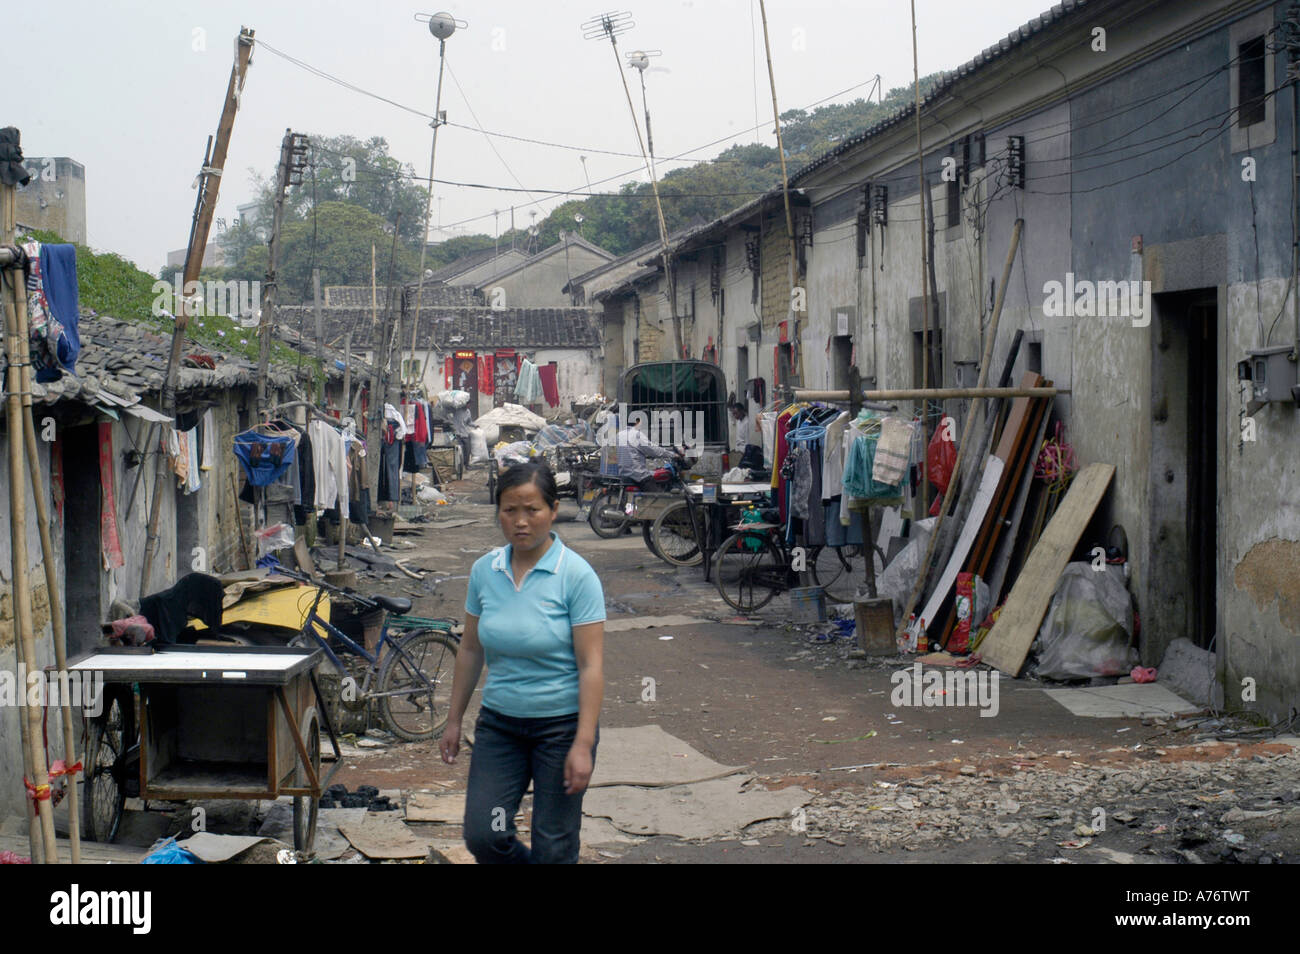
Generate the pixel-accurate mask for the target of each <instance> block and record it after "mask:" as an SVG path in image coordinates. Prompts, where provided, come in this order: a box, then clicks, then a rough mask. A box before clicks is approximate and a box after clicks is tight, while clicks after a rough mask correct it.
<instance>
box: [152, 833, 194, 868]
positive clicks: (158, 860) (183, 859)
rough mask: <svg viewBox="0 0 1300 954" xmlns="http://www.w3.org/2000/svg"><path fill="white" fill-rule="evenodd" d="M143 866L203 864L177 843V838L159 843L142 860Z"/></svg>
mask: <svg viewBox="0 0 1300 954" xmlns="http://www.w3.org/2000/svg"><path fill="white" fill-rule="evenodd" d="M140 864H142V865H197V864H202V862H201V861H200V860H199V859H198V858H197V857H195V856H194V855H193V854H192V853H191V852H190V851H189V850H187V849H185V848H182V847H181V846H180V845H178V844H177V843H176V839H175V838H168V839H166V840H165V841H160V842H157V843H156V844H155V845H154V846H153V849H152V850H150V852H149V854H147V855H145V857H144V858H143V859H141V861H140Z"/></svg>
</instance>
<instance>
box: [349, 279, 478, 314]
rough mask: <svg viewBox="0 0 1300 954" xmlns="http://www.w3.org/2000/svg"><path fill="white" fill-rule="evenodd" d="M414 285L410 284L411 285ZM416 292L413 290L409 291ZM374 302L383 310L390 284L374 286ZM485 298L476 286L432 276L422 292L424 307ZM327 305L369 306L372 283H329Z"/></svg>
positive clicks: (474, 301) (471, 301) (465, 303)
mask: <svg viewBox="0 0 1300 954" xmlns="http://www.w3.org/2000/svg"><path fill="white" fill-rule="evenodd" d="M414 288H415V286H414V285H411V286H410V289H414ZM406 293H407V294H408V295H413V294H414V291H413V290H408V291H407V292H406ZM375 303H376V305H377V307H378V308H379V309H380V310H382V309H383V308H384V306H385V305H386V304H387V303H388V288H387V287H384V288H378V289H376V290H375ZM482 303H483V298H482V296H481V295H479V294H478V292H476V291H475V290H474V289H473V288H470V287H466V286H463V285H445V284H443V283H442V282H437V281H434V280H432V279H429V280H427V281H425V283H424V293H423V294H422V295H421V307H423V306H424V305H474V304H482ZM325 307H326V308H369V307H370V286H369V285H329V286H327V287H326V288H325Z"/></svg>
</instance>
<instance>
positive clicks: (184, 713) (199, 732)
mask: <svg viewBox="0 0 1300 954" xmlns="http://www.w3.org/2000/svg"><path fill="white" fill-rule="evenodd" d="M323 658H324V653H322V652H321V651H320V650H319V649H307V648H296V647H295V648H278V647H244V646H240V647H234V648H231V647H224V646H165V647H160V648H159V649H157V650H154V649H151V648H148V647H132V648H104V649H99V650H96V651H94V652H92V653H90V654H88V655H85V656H83V657H81V658H80V659H78V660H76V661H75V662H73V664H72V665H70V666H69V669H70V670H73V671H80V672H81V673H82V678H83V679H84V678H87V677H91V678H94V677H92V676H91V674H97V675H102V677H103V682H104V689H105V694H104V699H105V706H104V711H103V712H102V713H101V714H100V715H99V716H98V717H97V718H99V719H103V720H110V719H112V718H114V717H113V716H111V713H112V712H114V711H116V713H117V715H116V717H115V718H116V725H117V726H118V729H117V731H118V732H119V734H120V736H121V737H120V738H118V739H117V740H116V741H114V740H113V739H112V738H111V736H110V737H108V738H107V739H106V740H105V741H102V742H96V741H95V740H96V739H105V732H104V731H103V727H96V726H95V725H93V724H92V729H91V732H90V737H91V739H92V744H91V746H89V747H88V749H87V761H86V768H85V777H86V791H85V795H86V803H87V806H88V811H91V812H93V811H95V810H96V807H97V803H98V807H100V808H104V806H107V808H106V809H105V810H106V811H107V813H108V814H109V817H110V820H111V821H112V824H111V826H107V827H105V829H104V830H105V831H108V832H113V833H115V832H116V829H117V824H116V819H112V817H111V816H112V814H113V813H114V812H115V813H116V814H117V816H118V817H120V813H121V809H122V803H123V802H124V801H125V797H126V795H127V793H128V789H129V790H130V792H131V794H138V796H139V797H140V798H144V799H161V800H171V801H176V800H190V799H206V798H234V799H254V798H255V799H275V798H278V797H279V796H281V795H292V796H293V799H294V803H293V828H294V847H295V848H297V849H298V850H299V851H304V852H310V851H311V849H312V843H313V840H314V838H315V835H316V821H317V815H318V812H319V808H320V798H321V793H322V792H323V791H324V790H325V788H326V786H327V785H328V784H329V780H330V779H331V778H332V777H333V776H334V773H335V772H336V771H337V770H338V769H339V767H340V766H341V765H342V759H341V755H340V752H339V747H338V741H337V739H336V738H335V735H334V730H333V727H332V726H331V725H330V723H329V717H328V715H327V711H326V708H325V705H324V703H323V701H322V699H321V694H320V689H319V687H318V686H317V684H316V678H315V672H314V670H315V668H316V666H317V665H318V664H319V663H320V662H321V660H322V659H323ZM132 685H134V686H136V687H137V690H138V693H139V701H138V710H139V719H138V725H139V731H138V733H137V732H136V731H135V726H136V724H137V722H136V718H135V715H134V712H133V711H132V710H134V709H135V708H136V706H135V705H134V704H133V700H132V693H131V692H130V687H131V686H132ZM322 724H323V725H324V728H325V731H326V733H327V734H328V735H329V739H330V742H331V744H332V746H333V755H334V758H333V759H332V761H333V765H332V766H331V768H330V770H329V773H328V774H327V775H326V776H325V777H324V778H322V777H321V726H322ZM97 728H98V731H96V729H97ZM109 762H111V763H112V764H108V763H109ZM136 762H138V772H137V767H136V764H135V763H136ZM137 779H138V792H137V790H136V785H135V782H136V780H137ZM114 789H115V790H116V791H114ZM109 798H113V799H114V801H113V802H109V801H108V800H109ZM103 813H104V812H101V815H102V814H103ZM108 837H109V838H111V837H112V834H109V835H108Z"/></svg>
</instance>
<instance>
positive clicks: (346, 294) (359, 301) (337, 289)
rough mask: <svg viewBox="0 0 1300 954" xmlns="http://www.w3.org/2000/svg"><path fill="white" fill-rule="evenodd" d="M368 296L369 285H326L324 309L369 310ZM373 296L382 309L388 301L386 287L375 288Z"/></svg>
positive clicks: (369, 293)
mask: <svg viewBox="0 0 1300 954" xmlns="http://www.w3.org/2000/svg"><path fill="white" fill-rule="evenodd" d="M370 295H371V292H370V286H369V285H326V286H325V307H326V308H369V307H370ZM374 295H375V300H376V301H377V302H378V303H379V307H380V308H383V307H384V305H385V303H387V301H388V286H387V285H385V286H383V287H381V288H376V289H375V291H374Z"/></svg>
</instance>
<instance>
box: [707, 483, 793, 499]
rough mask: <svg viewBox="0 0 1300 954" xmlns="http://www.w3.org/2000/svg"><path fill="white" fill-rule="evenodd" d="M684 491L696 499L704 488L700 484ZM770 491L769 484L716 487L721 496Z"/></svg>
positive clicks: (720, 485)
mask: <svg viewBox="0 0 1300 954" xmlns="http://www.w3.org/2000/svg"><path fill="white" fill-rule="evenodd" d="M686 489H687V491H689V492H690V493H693V494H695V496H697V497H698V496H700V495H701V494H703V493H704V487H703V486H702V485H701V484H688V485H687V487H686ZM771 489H772V485H771V484H764V483H748V484H719V485H718V493H719V494H723V495H726V494H761V493H766V492H767V491H769V490H771Z"/></svg>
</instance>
